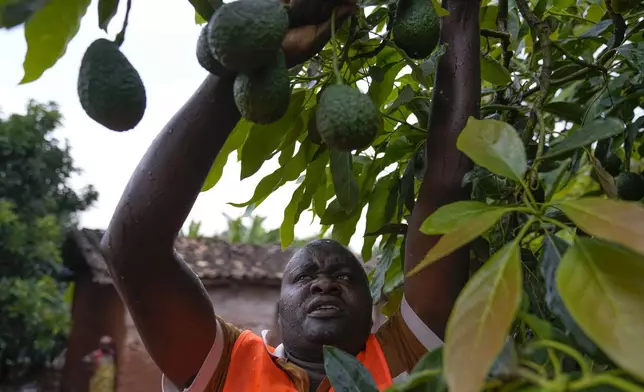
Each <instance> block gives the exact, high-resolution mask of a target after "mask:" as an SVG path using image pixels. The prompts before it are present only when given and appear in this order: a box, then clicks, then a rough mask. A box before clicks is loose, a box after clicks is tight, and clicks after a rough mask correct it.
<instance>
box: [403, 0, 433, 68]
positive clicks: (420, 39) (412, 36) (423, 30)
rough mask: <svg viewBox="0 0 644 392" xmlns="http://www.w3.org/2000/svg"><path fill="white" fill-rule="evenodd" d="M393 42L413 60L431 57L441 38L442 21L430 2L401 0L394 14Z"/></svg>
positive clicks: (427, 0)
mask: <svg viewBox="0 0 644 392" xmlns="http://www.w3.org/2000/svg"><path fill="white" fill-rule="evenodd" d="M391 31H392V33H393V41H394V43H395V44H396V45H397V46H398V47H399V48H400V49H402V50H404V51H405V53H407V55H408V56H409V57H411V58H413V59H423V58H425V57H427V56H429V55H430V54H431V53H432V52H433V51H434V49H435V48H436V45H438V40H439V37H440V20H439V17H438V15H437V14H436V10H434V6H433V5H432V2H431V1H430V0H401V1H400V3H398V8H397V9H396V12H395V14H394V18H393V23H392V29H391Z"/></svg>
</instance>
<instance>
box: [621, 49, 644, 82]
mask: <svg viewBox="0 0 644 392" xmlns="http://www.w3.org/2000/svg"><path fill="white" fill-rule="evenodd" d="M616 50H617V53H619V54H621V55H622V56H623V57H624V58H625V59H626V61H628V62H629V63H630V64H631V65H632V66H633V67H634V68H635V69H637V71H638V72H639V73H640V74H642V75H644V43H641V42H640V43H638V44H628V45H624V46H621V47H618V48H617V49H616Z"/></svg>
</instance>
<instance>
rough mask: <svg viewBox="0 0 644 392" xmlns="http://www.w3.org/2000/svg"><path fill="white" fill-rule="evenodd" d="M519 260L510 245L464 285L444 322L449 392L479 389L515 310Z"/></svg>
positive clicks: (514, 244) (519, 283)
mask: <svg viewBox="0 0 644 392" xmlns="http://www.w3.org/2000/svg"><path fill="white" fill-rule="evenodd" d="M522 290H523V288H522V273H521V255H520V252H519V244H518V243H517V242H516V241H513V242H511V243H509V244H506V245H505V246H504V247H503V248H501V249H500V250H499V251H498V252H496V253H495V254H494V255H492V257H491V258H490V260H488V261H487V262H486V263H485V264H484V265H483V266H482V267H481V268H480V269H479V270H478V271H477V272H476V273H475V274H474V276H473V277H472V278H471V279H470V280H469V281H468V282H467V284H466V285H465V287H464V288H463V290H462V291H461V293H460V295H459V296H458V299H457V300H456V303H455V304H454V309H453V310H452V313H451V315H450V317H449V320H448V322H447V329H446V332H445V345H444V349H443V350H444V353H445V354H444V357H443V360H444V366H445V371H444V374H445V378H446V379H447V384H448V386H449V390H450V391H451V392H471V391H478V390H480V389H481V386H482V384H483V383H484V381H485V378H486V376H487V374H488V371H489V370H490V368H491V367H492V364H493V363H494V360H495V358H496V356H497V355H498V354H499V353H500V352H501V349H502V348H503V345H504V343H505V342H506V338H507V336H508V333H509V332H510V326H511V325H512V321H513V320H514V316H515V314H516V313H517V311H518V309H519V305H520V304H521V293H522Z"/></svg>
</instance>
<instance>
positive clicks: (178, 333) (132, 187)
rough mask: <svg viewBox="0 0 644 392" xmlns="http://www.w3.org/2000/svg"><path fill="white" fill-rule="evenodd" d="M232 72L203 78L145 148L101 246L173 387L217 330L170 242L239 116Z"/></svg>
mask: <svg viewBox="0 0 644 392" xmlns="http://www.w3.org/2000/svg"><path fill="white" fill-rule="evenodd" d="M232 85H233V81H232V78H230V79H220V78H218V77H216V76H212V75H211V76H208V77H207V78H206V80H205V81H204V82H203V84H202V85H201V86H200V87H199V89H198V90H197V91H196V92H195V93H194V94H193V96H192V97H191V98H190V99H189V100H188V102H186V104H185V105H184V106H183V107H182V108H181V109H180V110H179V112H178V113H177V114H176V115H175V116H174V117H173V118H172V119H171V120H170V122H169V123H168V124H167V125H166V126H165V128H164V129H163V130H162V131H161V132H160V133H159V135H158V136H157V138H156V139H155V140H154V142H153V143H152V144H151V145H150V147H149V148H148V151H147V153H146V154H145V156H144V157H143V158H142V160H141V162H140V163H139V165H138V167H137V168H136V170H135V171H134V173H133V174H132V177H131V179H130V182H129V183H128V185H127V188H126V189H125V191H124V193H123V195H122V196H121V200H120V202H119V204H118V206H117V208H116V211H115V212H114V215H113V217H112V220H111V222H110V224H109V227H108V229H107V232H106V233H105V236H104V237H103V241H102V243H101V247H102V250H103V254H104V256H105V259H106V260H107V263H108V266H109V268H110V272H111V274H112V277H113V281H114V285H115V286H116V288H117V290H118V292H119V294H120V295H121V297H122V298H123V300H124V302H125V304H126V306H127V308H128V310H129V312H130V314H131V315H132V319H133V321H134V324H135V325H136V328H137V329H138V331H139V333H140V335H141V338H142V340H143V343H144V344H145V347H146V349H147V350H148V352H149V353H150V355H151V357H152V359H153V360H154V361H155V362H156V364H157V365H158V366H159V368H160V369H161V371H162V372H163V373H164V374H165V375H166V377H168V378H169V379H170V380H171V381H172V382H173V383H174V384H175V385H184V384H185V383H186V382H187V381H188V380H189V379H190V378H191V377H192V376H194V375H195V374H196V373H197V372H198V371H199V368H200V367H201V365H202V362H203V360H204V359H205V357H206V355H207V354H208V351H209V350H210V348H211V346H212V344H213V342H214V339H215V333H216V321H215V313H214V310H213V308H212V304H211V302H210V299H209V297H208V294H207V292H206V290H205V289H204V287H203V285H202V284H201V282H200V281H199V279H198V278H197V276H196V275H195V274H194V273H193V272H192V270H191V269H190V268H189V267H188V266H187V265H186V264H185V263H184V262H183V261H182V260H181V259H180V258H179V257H178V256H177V255H176V254H175V253H174V247H173V246H174V240H175V237H176V235H177V233H178V232H179V230H180V229H181V226H182V225H183V222H184V221H185V219H186V217H187V216H188V214H189V212H190V209H191V208H192V205H193V203H194V202H195V200H196V198H197V196H198V195H199V192H200V190H201V186H202V184H203V182H204V180H205V179H206V176H207V175H208V172H209V170H210V167H211V166H212V163H213V161H214V160H215V158H216V156H217V154H218V152H219V151H220V149H221V147H222V146H223V144H224V142H225V141H226V138H227V137H228V135H229V134H230V132H231V131H232V129H233V128H234V127H235V124H236V123H237V121H238V120H239V117H240V116H239V112H238V110H237V107H236V106H235V103H234V100H233V93H232Z"/></svg>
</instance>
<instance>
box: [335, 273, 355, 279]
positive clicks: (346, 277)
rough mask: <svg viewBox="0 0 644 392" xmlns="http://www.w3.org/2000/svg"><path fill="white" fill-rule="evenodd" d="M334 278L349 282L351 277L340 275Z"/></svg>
mask: <svg viewBox="0 0 644 392" xmlns="http://www.w3.org/2000/svg"><path fill="white" fill-rule="evenodd" d="M336 278H338V279H339V280H349V279H350V278H351V277H350V276H349V275H347V274H340V275H338V276H336Z"/></svg>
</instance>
